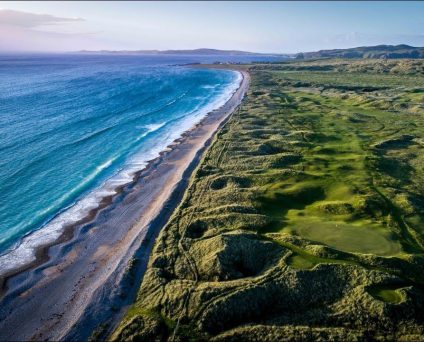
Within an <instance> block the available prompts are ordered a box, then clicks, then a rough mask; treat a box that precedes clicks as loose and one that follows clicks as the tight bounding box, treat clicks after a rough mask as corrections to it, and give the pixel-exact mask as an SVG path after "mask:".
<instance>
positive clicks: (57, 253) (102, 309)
mask: <svg viewBox="0 0 424 342" xmlns="http://www.w3.org/2000/svg"><path fill="white" fill-rule="evenodd" d="M196 67H198V66H197V65H196ZM237 71H238V72H240V73H241V74H242V77H243V78H242V80H241V83H240V86H239V88H238V89H237V90H236V92H235V93H234V94H233V95H232V97H231V98H230V99H229V100H228V101H227V102H226V103H225V104H224V105H223V106H222V107H220V108H218V109H216V110H214V111H212V112H210V113H209V114H207V115H206V117H204V118H203V119H202V120H201V121H200V123H198V124H197V125H195V126H194V127H193V128H192V129H190V130H188V131H186V132H185V133H183V135H182V136H181V137H180V138H179V139H177V140H175V141H174V143H173V144H172V145H170V146H168V148H167V149H166V150H164V151H163V152H161V153H160V155H159V156H158V157H157V158H156V159H154V160H152V161H150V162H149V163H148V165H147V166H146V167H145V168H144V169H143V170H141V171H139V172H137V173H136V174H135V175H134V179H133V181H132V182H131V183H129V184H125V185H122V186H119V187H118V188H117V193H116V194H113V195H110V196H108V197H105V198H104V199H103V201H102V202H101V204H100V207H99V208H96V209H93V210H92V211H90V213H89V215H88V216H87V217H86V218H84V219H83V220H81V221H79V222H77V224H75V225H72V226H70V227H67V228H66V229H65V231H64V232H63V234H62V236H61V237H60V239H59V241H55V243H52V244H48V245H45V246H41V247H40V248H39V249H38V250H37V260H36V262H35V263H33V264H31V265H29V266H26V267H25V268H23V269H20V270H18V271H19V272H14V273H13V274H9V275H7V277H8V278H9V279H8V291H7V292H6V293H5V294H4V297H3V298H2V302H3V303H2V306H1V309H0V339H2V340H28V339H37V340H40V339H52V340H58V339H63V338H68V339H86V338H87V337H88V336H89V335H90V333H91V332H92V331H93V330H94V328H95V327H96V324H98V323H101V322H103V321H107V320H109V321H110V320H111V318H110V317H112V316H114V317H115V318H116V317H117V316H119V310H110V309H111V308H112V309H113V308H114V305H117V306H119V307H122V306H125V305H127V304H129V303H130V302H131V301H132V299H133V297H134V296H135V291H134V286H133V285H134V284H137V282H139V281H140V280H141V277H142V275H143V272H144V269H145V266H146V265H147V260H148V257H149V254H150V250H151V248H152V246H153V244H154V240H155V237H156V236H157V234H158V233H159V231H160V229H161V228H162V226H163V225H164V224H165V223H166V221H167V219H168V218H169V216H170V215H171V214H172V212H173V209H174V208H175V207H176V206H177V205H178V204H179V200H180V199H181V197H182V194H183V193H184V190H185V186H186V185H187V182H188V179H189V177H190V175H191V173H192V171H193V170H194V169H195V167H196V166H197V165H198V162H199V160H200V159H201V156H202V155H203V152H204V150H205V149H206V148H207V146H208V145H209V144H210V142H211V141H212V139H213V137H214V136H215V134H216V132H217V131H218V130H219V128H220V127H221V126H222V125H223V124H224V123H225V122H226V120H227V119H228V118H229V117H230V115H231V113H232V112H233V111H234V110H235V109H236V108H237V107H238V105H239V104H240V102H241V100H242V98H243V97H244V94H245V92H246V90H247V87H248V84H249V75H248V73H247V72H245V71H241V70H237ZM134 256H135V257H136V258H137V260H138V262H137V267H136V269H137V271H136V272H135V273H131V274H129V272H128V265H129V264H130V263H131V260H133V258H134ZM143 268H144V269H143ZM131 283H132V285H131ZM123 287H124V288H125V289H124V290H123ZM131 288H132V289H131ZM123 291H124V292H126V293H123ZM65 308H66V309H65ZM106 311H107V312H106ZM111 311H114V312H111ZM34 312H40V315H37V316H40V317H34V316H35V315H34ZM99 316H100V317H99ZM22 322H25V324H23V323H22Z"/></svg>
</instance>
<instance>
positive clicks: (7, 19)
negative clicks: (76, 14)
mask: <svg viewBox="0 0 424 342" xmlns="http://www.w3.org/2000/svg"><path fill="white" fill-rule="evenodd" d="M76 21H84V19H83V18H63V17H56V16H54V15H50V14H37V13H28V12H20V11H13V10H7V9H4V10H0V23H1V25H8V26H18V27H23V28H36V27H40V26H44V25H54V24H64V23H70V22H76Z"/></svg>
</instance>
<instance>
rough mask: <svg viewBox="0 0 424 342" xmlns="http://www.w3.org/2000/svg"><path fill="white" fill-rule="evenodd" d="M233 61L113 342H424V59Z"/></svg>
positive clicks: (114, 334)
mask: <svg viewBox="0 0 424 342" xmlns="http://www.w3.org/2000/svg"><path fill="white" fill-rule="evenodd" d="M240 67H243V66H240ZM244 67H245V68H248V69H249V73H250V75H251V86H250V89H249V91H248V94H247V96H246V98H245V100H244V102H243V104H242V106H241V107H240V109H239V110H237V111H236V112H235V113H234V115H233V116H232V117H231V119H230V120H229V121H228V123H227V124H226V125H225V126H224V127H223V128H222V129H221V130H220V132H219V133H218V134H217V137H216V139H215V140H214V142H213V144H212V146H211V147H210V148H209V150H208V151H207V153H206V155H205V156H204V158H203V160H202V162H201V163H200V165H199V167H198V169H197V170H196V172H195V174H194V176H193V178H192V180H191V183H190V185H189V187H188V189H187V191H186V193H185V196H184V199H183V201H182V204H181V205H180V207H179V208H178V209H177V210H176V212H175V213H174V215H173V216H172V218H171V220H170V222H169V223H168V224H167V225H166V227H164V229H163V230H162V232H161V234H160V236H159V237H158V239H157V241H156V245H155V248H154V251H153V253H152V256H151V259H150V262H149V266H148V269H147V271H146V273H145V276H144V279H143V282H142V284H141V287H140V290H139V295H138V298H137V301H136V302H135V303H134V305H133V306H132V307H131V309H130V310H129V311H128V313H127V315H126V316H125V317H124V319H123V320H122V322H121V324H120V325H119V327H118V328H117V329H116V331H115V332H114V333H113V335H112V336H111V339H112V340H141V341H148V340H154V339H156V340H161V339H173V340H174V341H183V340H184V341H186V340H196V341H198V340H215V341H224V340H225V341H238V340H241V339H242V340H246V341H249V340H251V341H253V340H255V341H258V340H261V341H274V340H299V341H305V340H311V341H317V340H318V341H319V340H322V341H328V340H338V341H340V340H343V341H347V340H348V341H355V340H358V341H363V340H381V341H386V340H388V341H395V340H396V341H397V340H403V341H420V340H424V258H423V252H424V62H423V61H422V60H421V61H419V60H395V61H394V60H391V61H385V60H360V61H355V60H330V59H326V60H313V61H292V62H284V63H274V64H254V65H249V66H244Z"/></svg>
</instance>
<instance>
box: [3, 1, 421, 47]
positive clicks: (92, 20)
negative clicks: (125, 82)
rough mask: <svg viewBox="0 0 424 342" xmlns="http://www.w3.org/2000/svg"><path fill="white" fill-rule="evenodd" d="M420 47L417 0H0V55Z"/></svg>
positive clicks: (419, 4) (419, 22) (419, 21)
mask: <svg viewBox="0 0 424 342" xmlns="http://www.w3.org/2000/svg"><path fill="white" fill-rule="evenodd" d="M377 44H393V45H394V44H409V45H413V46H424V2H420V1H415V2H414V1H411V2H408V1H386V2H382V1H375V2H369V1H363V2H361V1H345V2H343V1H340V2H336V1H328V2H324V1H322V2H318V1H311V2H308V1H300V2H290V1H287V2H283V1H270V2H267V1H248V2H242V1H235V2H228V1H225V2H224V1H222V2H218V1H215V2H200V1H199V2H198V1H188V2H180V1H170V2H166V1H157V2H156V1H147V2H136V1H129V2H122V1H119V2H118V1H105V2H102V1H93V2H83V1H74V2H65V1H57V2H56V1H45V2H43V1H29V2H25V1H19V2H14V1H0V51H3V52H6V51H10V52H24V51H28V52H29V51H40V52H61V51H78V50H102V49H106V50H150V49H159V50H166V49H195V48H215V49H231V50H244V51H253V52H269V53H296V52H301V51H303V52H304V51H315V50H320V49H332V48H348V47H355V46H369V45H377Z"/></svg>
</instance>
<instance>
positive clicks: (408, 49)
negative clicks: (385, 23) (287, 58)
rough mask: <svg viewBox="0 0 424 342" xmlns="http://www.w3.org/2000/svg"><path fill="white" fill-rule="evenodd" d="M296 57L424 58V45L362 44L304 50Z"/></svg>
mask: <svg viewBox="0 0 424 342" xmlns="http://www.w3.org/2000/svg"><path fill="white" fill-rule="evenodd" d="M296 58H297V59H311V58H382V59H384V58H387V59H393V58H424V47H414V46H409V45H405V44H402V45H376V46H362V47H356V48H351V49H334V50H320V51H316V52H303V53H299V54H297V55H296Z"/></svg>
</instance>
